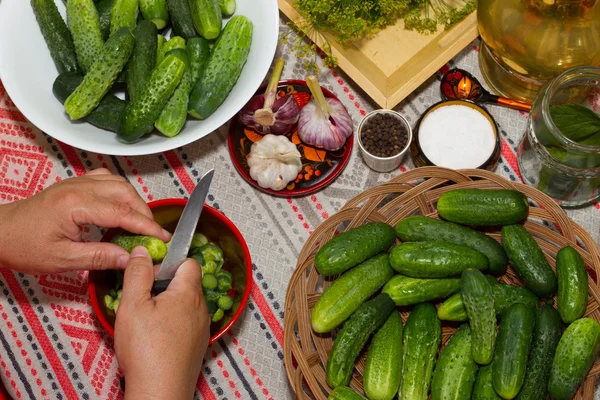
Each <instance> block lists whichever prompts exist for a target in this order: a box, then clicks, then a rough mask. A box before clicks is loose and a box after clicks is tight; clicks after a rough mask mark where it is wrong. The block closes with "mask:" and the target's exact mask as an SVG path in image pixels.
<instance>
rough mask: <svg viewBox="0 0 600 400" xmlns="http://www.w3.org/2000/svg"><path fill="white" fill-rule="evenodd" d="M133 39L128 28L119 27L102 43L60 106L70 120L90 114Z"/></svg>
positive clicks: (115, 75)
mask: <svg viewBox="0 0 600 400" xmlns="http://www.w3.org/2000/svg"><path fill="white" fill-rule="evenodd" d="M133 46H134V39H133V35H132V34H131V31H130V30H129V29H128V28H125V27H124V28H121V29H119V30H118V31H117V32H115V34H114V35H112V36H111V37H110V38H109V39H108V40H107V41H106V43H105V44H104V48H103V50H102V52H101V53H100V55H99V57H98V59H97V60H96V61H95V62H94V64H92V66H91V68H90V70H89V71H88V73H87V74H85V77H84V78H83V81H82V82H81V85H79V86H78V87H77V89H75V91H74V92H73V93H72V94H71V95H70V96H69V97H68V98H67V100H66V101H65V104H64V107H65V111H66V112H67V114H69V116H70V117H71V119H74V120H76V119H80V118H83V117H85V116H86V115H88V114H89V113H91V112H92V111H93V110H94V109H95V108H96V107H98V104H100V101H101V100H102V98H103V97H104V96H105V95H106V93H108V91H109V90H110V88H111V87H112V85H113V83H114V82H115V80H116V79H117V76H118V75H119V73H120V72H121V71H122V70H123V67H125V64H127V61H128V60H129V57H130V56H131V52H132V51H133Z"/></svg>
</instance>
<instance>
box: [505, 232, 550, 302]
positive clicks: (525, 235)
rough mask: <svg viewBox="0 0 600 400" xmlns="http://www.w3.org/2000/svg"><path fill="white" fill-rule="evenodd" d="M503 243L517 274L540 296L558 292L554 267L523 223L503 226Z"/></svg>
mask: <svg viewBox="0 0 600 400" xmlns="http://www.w3.org/2000/svg"><path fill="white" fill-rule="evenodd" d="M502 244H503V245H504V249H505V250H506V254H507V255H508V259H509V260H510V264H511V265H512V266H513V268H514V269H515V271H516V272H517V274H518V275H519V276H520V277H521V278H522V279H523V281H524V282H525V285H527V287H528V288H529V289H530V290H531V291H532V292H533V293H535V294H536V295H537V296H538V297H542V298H543V297H548V296H551V295H553V294H554V293H556V290H557V288H558V283H557V280H556V275H554V272H553V271H552V267H550V264H548V261H547V260H546V257H544V253H543V251H542V249H541V248H540V246H539V245H538V244H537V242H536V241H535V239H533V237H532V236H531V235H530V234H529V232H527V230H526V229H525V228H523V227H522V226H521V225H508V226H503V227H502Z"/></svg>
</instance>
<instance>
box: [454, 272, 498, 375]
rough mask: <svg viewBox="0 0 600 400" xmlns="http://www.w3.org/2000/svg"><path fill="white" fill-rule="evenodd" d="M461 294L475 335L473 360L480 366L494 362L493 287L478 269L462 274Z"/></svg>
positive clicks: (494, 315)
mask: <svg viewBox="0 0 600 400" xmlns="http://www.w3.org/2000/svg"><path fill="white" fill-rule="evenodd" d="M460 294H461V297H462V300H463V303H464V305H465V309H466V310H467V315H468V316H469V325H470V326H471V332H472V334H473V345H472V351H471V353H472V355H473V360H475V362H477V364H480V365H487V364H489V363H491V362H492V357H493V356H494V346H495V343H496V312H495V311H494V299H493V298H492V285H491V284H490V282H489V281H488V280H487V278H486V277H485V276H484V275H483V274H482V273H481V272H480V271H478V270H476V269H469V270H466V271H465V272H463V273H462V276H461V282H460Z"/></svg>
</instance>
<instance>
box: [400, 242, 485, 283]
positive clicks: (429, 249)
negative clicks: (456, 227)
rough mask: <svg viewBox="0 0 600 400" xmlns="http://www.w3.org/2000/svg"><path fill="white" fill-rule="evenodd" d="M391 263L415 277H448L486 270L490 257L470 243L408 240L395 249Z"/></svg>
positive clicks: (401, 272) (404, 272) (402, 271)
mask: <svg viewBox="0 0 600 400" xmlns="http://www.w3.org/2000/svg"><path fill="white" fill-rule="evenodd" d="M390 265H391V266H392V268H394V270H395V271H396V272H398V273H400V274H403V275H406V276H411V277H413V278H448V277H452V276H458V275H460V274H461V273H462V272H463V271H464V270H466V269H469V268H474V269H479V270H482V271H485V270H487V269H488V268H489V265H490V264H489V261H488V258H487V257H486V256H485V255H483V254H482V253H480V252H479V251H477V250H474V249H472V248H470V247H468V246H465V245H462V244H456V243H450V242H441V241H437V242H405V243H402V244H401V245H399V246H396V247H394V248H393V249H392V252H391V253H390Z"/></svg>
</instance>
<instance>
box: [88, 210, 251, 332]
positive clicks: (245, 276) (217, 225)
mask: <svg viewBox="0 0 600 400" xmlns="http://www.w3.org/2000/svg"><path fill="white" fill-rule="evenodd" d="M186 204H187V200H185V199H164V200H158V201H153V202H150V203H148V206H149V207H150V209H151V210H152V213H153V214H154V219H155V220H156V222H158V223H159V224H160V225H162V226H163V227H164V228H165V229H167V230H168V231H169V232H173V231H174V230H175V226H176V225H177V222H178V221H179V218H180V216H181V213H182V212H183V208H184V207H185V205H186ZM197 231H198V232H202V233H204V234H205V235H206V236H207V237H208V238H209V240H211V241H212V242H214V243H216V244H217V245H218V246H219V247H221V249H223V254H224V256H225V265H224V268H226V269H227V270H228V271H230V272H231V273H232V275H233V283H234V289H235V296H234V302H233V308H232V309H231V310H230V311H228V312H227V313H226V314H225V317H224V318H223V319H222V320H221V321H219V322H217V323H214V324H211V326H210V334H211V337H210V343H213V342H215V341H216V340H217V339H219V338H220V337H221V336H223V335H224V334H225V332H227V331H228V330H229V328H231V326H232V325H233V324H234V323H235V322H236V321H237V320H238V319H239V318H240V315H242V312H243V311H244V309H245V307H246V303H247V302H248V297H249V296H250V285H251V284H252V260H251V259H250V251H249V250H248V245H247V244H246V241H245V240H244V238H243V236H242V234H241V233H240V231H239V230H238V229H237V227H236V226H235V225H234V224H233V222H231V220H230V219H229V218H227V217H226V216H225V215H223V214H222V213H221V212H219V211H217V210H216V209H214V208H212V207H210V206H208V205H204V208H203V209H202V214H201V215H200V221H199V222H198V228H197ZM120 232H122V231H121V230H120V229H110V230H109V231H108V232H106V234H105V235H104V236H103V237H102V241H103V242H108V241H110V240H111V239H112V238H113V237H114V236H116V235H117V234H119V233H120ZM115 283H116V274H115V273H114V271H90V273H89V278H88V294H89V296H90V301H91V302H92V309H93V310H94V313H95V314H96V317H97V318H98V320H99V321H100V324H101V325H102V327H103V328H104V329H106V331H107V332H108V333H109V334H110V335H111V336H114V334H115V331H114V325H115V317H114V315H111V314H109V313H108V312H107V310H106V307H105V306H104V296H105V295H106V294H108V292H109V290H110V289H111V288H114V286H115Z"/></svg>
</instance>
